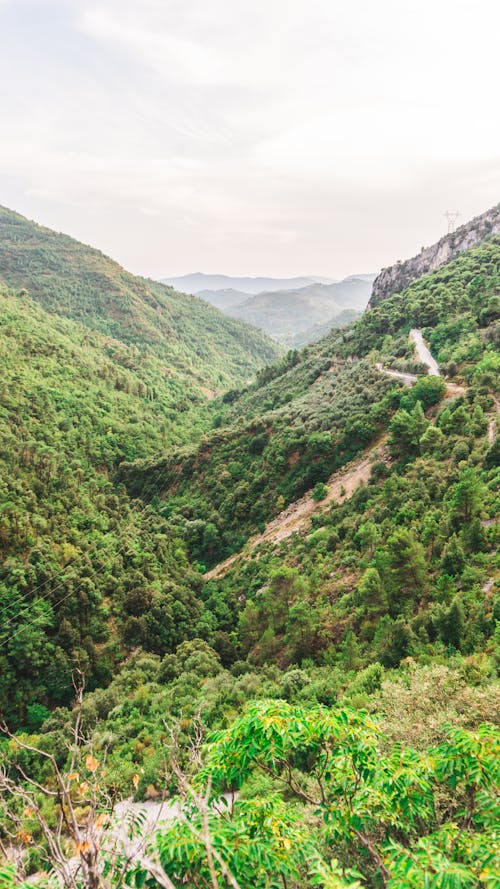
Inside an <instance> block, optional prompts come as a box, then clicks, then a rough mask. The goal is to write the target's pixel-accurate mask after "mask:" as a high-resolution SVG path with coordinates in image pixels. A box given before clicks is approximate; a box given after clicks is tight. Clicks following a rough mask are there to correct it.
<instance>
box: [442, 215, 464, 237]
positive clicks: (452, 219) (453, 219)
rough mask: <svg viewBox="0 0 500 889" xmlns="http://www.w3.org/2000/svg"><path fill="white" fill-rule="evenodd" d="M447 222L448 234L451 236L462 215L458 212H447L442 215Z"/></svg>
mask: <svg viewBox="0 0 500 889" xmlns="http://www.w3.org/2000/svg"><path fill="white" fill-rule="evenodd" d="M444 215H445V217H446V219H447V220H448V234H449V235H451V233H452V232H454V231H455V229H456V227H457V222H458V220H459V218H460V216H461V215H462V214H461V212H460V210H447V211H446V213H445V214H444Z"/></svg>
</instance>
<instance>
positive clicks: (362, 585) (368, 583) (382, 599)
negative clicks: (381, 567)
mask: <svg viewBox="0 0 500 889" xmlns="http://www.w3.org/2000/svg"><path fill="white" fill-rule="evenodd" d="M356 599H357V600H359V601H360V602H361V603H362V605H363V607H364V608H365V609H366V611H367V613H368V614H369V615H374V614H380V613H382V612H383V611H384V610H385V609H386V607H387V596H386V593H385V590H384V586H383V584H382V580H381V577H380V574H379V572H378V570H377V569H376V568H373V567H372V568H367V569H366V571H365V573H364V574H363V576H362V578H361V580H360V581H359V583H358V587H357V594H356Z"/></svg>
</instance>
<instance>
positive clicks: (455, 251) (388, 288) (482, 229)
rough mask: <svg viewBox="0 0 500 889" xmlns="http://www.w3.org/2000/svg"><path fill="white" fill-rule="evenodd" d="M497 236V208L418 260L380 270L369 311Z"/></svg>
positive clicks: (499, 224)
mask: <svg viewBox="0 0 500 889" xmlns="http://www.w3.org/2000/svg"><path fill="white" fill-rule="evenodd" d="M496 234H500V204H496V206H495V207H492V208H491V210H486V212H485V213H481V215H480V216H476V217H475V218H474V219H471V221H470V222H467V223H466V224H465V225H461V226H460V228H457V229H456V231H454V232H451V234H449V235H445V236H444V238H441V240H440V241H438V242H437V244H433V245H432V247H423V248H422V250H421V252H420V253H419V254H418V256H414V257H412V259H407V260H406V261H405V262H397V263H396V264H395V265H391V266H388V267H387V268H385V269H382V271H381V272H380V274H379V275H378V276H377V277H376V278H375V281H374V282H373V287H372V293H371V297H370V302H369V303H368V308H369V309H370V308H373V306H376V305H377V303H379V302H381V300H383V299H387V297H388V296H391V295H392V294H393V293H401V291H402V290H404V289H405V287H408V285H409V284H411V282H412V281H415V280H416V279H417V278H421V277H422V275H427V274H429V272H433V271H435V270H436V269H439V268H440V267H441V266H442V265H446V263H447V262H450V260H452V259H455V257H456V256H458V255H459V254H460V253H463V252H464V250H468V249H469V247H473V246H474V244H477V243H478V242H479V241H484V239H485V238H488V237H490V236H491V235H496Z"/></svg>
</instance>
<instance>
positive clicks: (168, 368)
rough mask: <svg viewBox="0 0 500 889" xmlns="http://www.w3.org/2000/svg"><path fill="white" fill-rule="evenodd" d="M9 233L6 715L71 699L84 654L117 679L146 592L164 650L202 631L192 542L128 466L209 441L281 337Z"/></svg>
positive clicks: (3, 307) (0, 405)
mask: <svg viewBox="0 0 500 889" xmlns="http://www.w3.org/2000/svg"><path fill="white" fill-rule="evenodd" d="M0 230H1V238H0V281H1V280H2V279H3V280H4V281H8V282H10V284H11V285H13V286H15V287H16V290H15V291H13V290H11V289H9V288H8V287H6V286H5V285H4V284H0V366H1V371H2V373H1V378H0V417H1V426H0V442H1V444H0V555H1V567H0V624H1V631H0V663H1V672H2V682H1V683H0V699H1V700H0V708H2V707H4V708H5V707H6V708H7V713H14V714H16V716H17V715H18V714H20V713H23V712H25V707H26V706H27V704H28V703H29V702H30V701H33V700H34V699H37V698H39V699H42V700H44V701H48V702H52V703H54V702H55V701H58V700H59V699H65V697H66V696H67V695H68V693H70V692H69V690H70V674H71V670H72V669H73V668H74V667H75V665H76V664H77V663H79V662H81V663H82V664H84V665H85V669H86V671H87V674H88V677H89V682H90V683H91V684H92V682H96V681H98V678H99V680H100V681H107V679H106V676H108V678H109V676H110V671H111V670H112V669H113V665H114V664H115V663H116V662H117V660H119V659H120V657H121V656H122V654H123V653H124V652H125V651H126V650H127V648H128V647H130V646H131V645H134V644H136V643H137V638H138V636H137V632H136V631H135V630H132V629H131V628H130V626H129V628H128V629H126V624H127V621H129V624H130V621H132V623H133V617H134V613H135V612H134V609H137V605H133V604H131V603H130V604H129V605H127V604H126V602H127V601H128V600H127V596H128V595H129V594H130V595H131V596H132V598H133V595H134V594H133V590H139V591H140V593H138V594H139V595H140V596H142V597H144V596H145V597H146V599H145V600H144V601H146V600H147V601H149V605H150V611H151V615H150V619H149V623H150V622H151V620H153V622H154V623H155V625H156V630H155V631H154V633H157V642H156V643H154V644H153V648H154V647H155V646H156V647H157V648H158V650H167V649H168V648H169V646H170V645H171V644H172V643H173V641H174V640H177V642H179V641H181V639H182V638H184V635H185V634H186V633H187V634H188V635H190V634H192V633H193V632H195V629H194V628H195V625H196V615H199V614H200V613H201V611H202V604H201V601H200V597H199V587H200V578H199V575H197V574H194V575H193V578H191V577H190V570H189V567H188V565H187V562H186V556H185V547H184V544H183V542H182V541H181V540H178V539H177V537H176V533H175V530H174V531H172V530H171V529H167V526H166V522H165V520H164V519H163V518H162V517H161V516H158V515H156V514H154V512H152V511H151V510H150V509H149V508H147V507H146V508H145V505H144V504H143V503H142V502H141V503H134V502H133V501H132V500H131V499H130V497H129V496H128V494H127V493H126V492H125V491H124V489H123V488H122V487H119V486H117V485H116V481H115V471H116V468H117V467H118V465H119V464H120V462H121V461H123V460H134V459H139V458H146V457H151V456H152V455H153V454H155V453H158V452H159V451H162V450H163V449H164V448H170V447H173V446H176V447H179V446H180V445H182V444H183V443H186V442H189V441H195V440H197V439H198V438H199V436H200V435H201V434H202V431H203V429H204V428H206V425H207V422H208V420H207V416H208V412H209V404H210V401H209V399H210V397H213V395H214V394H215V392H216V391H221V390H224V389H225V388H227V387H228V386H234V385H236V384H238V383H240V382H242V381H244V380H246V379H248V377H249V376H253V375H254V374H255V372H256V370H257V369H258V368H259V367H261V366H262V364H263V363H265V362H266V361H269V360H270V359H271V358H272V357H273V356H275V355H276V347H275V346H274V345H273V344H272V343H271V342H270V341H268V340H266V338H265V337H264V336H263V335H261V334H260V333H259V332H258V331H254V330H252V329H251V328H249V327H247V326H246V325H244V324H241V323H239V322H236V321H233V320H232V319H228V318H224V317H223V316H222V315H220V314H219V313H218V312H217V311H215V310H214V309H212V308H211V307H209V306H206V305H204V304H203V303H202V302H201V301H200V300H197V299H196V298H194V297H188V296H183V295H181V294H176V293H175V292H174V291H172V290H170V289H169V288H166V287H164V286H162V285H157V284H154V283H153V282H147V281H144V280H142V279H138V278H134V277H133V276H132V275H129V274H128V273H126V272H124V271H123V269H121V268H120V267H119V266H118V265H117V264H116V263H114V262H112V261H111V260H109V259H107V258H106V257H104V256H103V255H102V254H101V253H99V252H98V251H96V250H92V249H90V248H88V247H84V246H83V245H81V244H78V243H77V242H76V241H73V240H72V239H71V238H68V237H66V236H64V235H59V234H56V233H54V232H51V231H49V230H48V229H43V228H41V227H40V226H37V225H35V224H34V223H31V222H28V221H27V220H25V219H23V217H20V216H18V215H17V214H15V213H11V212H10V211H7V210H2V211H1V212H0ZM157 482H158V484H159V485H160V487H161V479H160V477H159V476H158V478H157ZM183 603H184V604H183ZM153 612H155V614H156V618H153V616H152V615H153ZM188 624H190V625H191V626H192V630H189V631H188V629H187V626H188ZM181 626H184V630H181V629H180V627H181ZM144 633H145V634H146V635H147V636H148V640H149V641H148V646H151V644H152V636H151V627H150V628H149V629H148V630H147V631H146V630H144ZM154 633H153V634H154ZM179 633H180V635H179ZM158 634H159V635H158ZM172 634H173V635H172ZM139 635H140V634H139ZM169 639H170V641H168V640H169ZM162 640H163V641H162Z"/></svg>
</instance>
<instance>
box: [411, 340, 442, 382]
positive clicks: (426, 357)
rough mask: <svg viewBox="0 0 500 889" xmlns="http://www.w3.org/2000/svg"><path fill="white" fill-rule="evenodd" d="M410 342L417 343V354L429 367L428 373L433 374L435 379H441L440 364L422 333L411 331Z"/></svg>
mask: <svg viewBox="0 0 500 889" xmlns="http://www.w3.org/2000/svg"><path fill="white" fill-rule="evenodd" d="M410 342H412V343H415V354H416V356H417V358H418V360H419V361H421V362H422V364H425V365H427V373H428V374H432V376H433V377H440V376H441V371H440V370H439V364H438V363H437V361H436V359H435V358H433V357H432V355H431V353H430V352H429V349H428V347H427V346H426V345H425V343H424V338H423V336H422V331H421V330H417V329H416V328H413V330H410Z"/></svg>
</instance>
